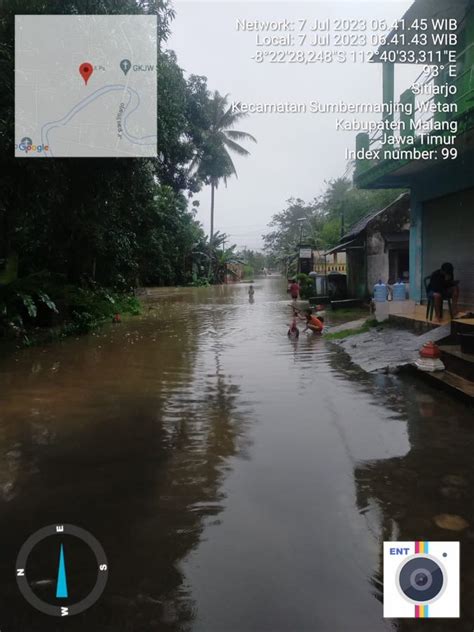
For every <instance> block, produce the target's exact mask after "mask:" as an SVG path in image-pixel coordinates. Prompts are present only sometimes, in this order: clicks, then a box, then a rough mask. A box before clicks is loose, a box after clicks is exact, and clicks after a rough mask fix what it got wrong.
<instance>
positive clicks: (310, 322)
mask: <svg viewBox="0 0 474 632" xmlns="http://www.w3.org/2000/svg"><path fill="white" fill-rule="evenodd" d="M300 318H301V317H300ZM302 320H306V327H305V329H304V331H307V330H308V329H309V330H310V331H312V332H313V334H322V333H323V329H324V318H323V317H322V316H320V317H319V318H318V317H317V316H314V314H313V310H312V309H307V310H306V311H305V315H304V317H303V318H302Z"/></svg>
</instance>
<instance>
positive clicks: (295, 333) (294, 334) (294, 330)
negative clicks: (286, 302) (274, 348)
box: [287, 314, 300, 339]
mask: <svg viewBox="0 0 474 632" xmlns="http://www.w3.org/2000/svg"><path fill="white" fill-rule="evenodd" d="M293 316H294V318H293V320H292V321H291V323H290V328H289V329H288V334H287V335H288V338H296V339H297V338H299V336H300V330H299V329H298V326H297V324H296V318H295V316H296V314H293Z"/></svg>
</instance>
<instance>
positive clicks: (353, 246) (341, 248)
mask: <svg viewBox="0 0 474 632" xmlns="http://www.w3.org/2000/svg"><path fill="white" fill-rule="evenodd" d="M363 247H364V246H363V245H362V244H361V243H360V240H359V239H351V241H346V242H344V243H343V244H338V245H337V246H335V247H334V248H331V250H326V252H324V253H323V257H326V256H327V255H332V254H334V253H336V252H346V251H347V250H357V249H358V248H363Z"/></svg>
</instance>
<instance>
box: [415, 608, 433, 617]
mask: <svg viewBox="0 0 474 632" xmlns="http://www.w3.org/2000/svg"><path fill="white" fill-rule="evenodd" d="M429 616H430V615H429V611H428V606H415V619H428V618H429Z"/></svg>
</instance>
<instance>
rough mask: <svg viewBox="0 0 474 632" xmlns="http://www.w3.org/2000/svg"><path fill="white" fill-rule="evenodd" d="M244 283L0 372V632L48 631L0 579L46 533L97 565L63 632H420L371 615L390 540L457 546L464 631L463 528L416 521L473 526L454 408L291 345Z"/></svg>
mask: <svg viewBox="0 0 474 632" xmlns="http://www.w3.org/2000/svg"><path fill="white" fill-rule="evenodd" d="M255 289H256V292H255V297H254V298H253V301H250V300H249V297H248V293H247V287H246V286H235V287H220V288H211V289H194V290H193V289H189V290H157V291H151V292H150V296H149V299H148V302H147V305H146V307H145V310H144V315H143V316H142V317H141V318H136V319H131V320H128V321H125V322H124V323H122V324H121V325H116V326H112V325H110V326H107V327H105V328H104V329H103V330H102V331H101V332H100V333H99V334H97V335H95V336H89V337H84V338H81V339H79V340H68V341H66V342H64V343H63V344H57V345H52V346H49V347H46V348H44V349H43V348H37V349H29V350H24V351H21V352H18V353H16V354H14V355H13V356H9V357H8V358H3V359H1V360H0V384H1V385H2V388H1V392H0V452H1V455H2V460H1V464H0V509H1V511H0V533H1V535H2V544H3V546H2V554H1V556H0V572H1V586H0V588H1V590H0V612H1V613H2V615H1V617H0V627H2V629H3V626H5V630H7V631H8V632H10V630H11V631H12V632H19V631H23V630H28V632H29V631H30V630H31V631H36V630H37V631H38V632H43V630H44V631H46V630H48V631H51V630H53V631H54V630H63V629H64V624H63V622H58V621H56V620H54V621H52V620H51V619H47V618H46V617H45V616H44V615H40V614H39V613H36V612H35V611H34V610H32V609H31V608H30V607H29V606H28V605H26V604H25V602H24V601H23V600H22V598H21V597H19V595H18V591H17V589H16V584H15V580H14V575H13V572H12V569H14V564H15V558H16V554H17V552H18V549H19V547H20V546H21V544H22V542H23V541H24V540H25V539H26V537H27V536H28V535H29V534H30V533H31V532H32V531H34V530H36V529H38V528H40V527H42V526H44V525H47V524H51V523H56V522H70V523H73V524H77V525H80V526H82V527H84V528H86V529H88V530H90V531H92V532H93V533H94V534H95V535H96V536H97V537H98V538H99V540H100V541H101V542H102V544H103V546H104V548H105V549H106V552H107V555H108V558H109V562H110V567H111V570H110V579H109V583H108V586H107V589H106V592H105V594H104V596H103V598H102V599H101V601H100V602H98V603H97V604H96V605H95V606H94V607H93V608H92V609H91V610H89V611H88V612H86V613H85V614H83V615H80V616H79V617H77V618H74V619H70V620H68V621H67V624H68V625H67V627H68V629H70V630H73V631H76V630H91V631H95V630H97V631H99V630H100V631H104V632H109V631H112V630H114V631H115V630H117V631H120V630H133V631H134V632H141V631H143V632H145V631H153V630H160V631H162V630H164V631H166V632H167V631H170V632H171V631H173V632H174V631H176V632H177V631H181V630H196V631H198V630H202V631H204V630H205V631H209V632H214V631H215V632H226V631H229V632H247V631H252V632H253V631H260V630H262V631H264V630H268V631H270V630H272V631H273V630H274V631H278V630H281V631H299V630H301V631H305V632H306V631H313V630H314V631H321V632H325V631H326V630H327V631H331V632H333V631H334V632H338V631H339V630H341V631H342V630H344V631H346V630H347V631H350V632H352V631H357V630H364V631H371V630H374V631H377V632H378V631H379V630H380V631H384V630H392V629H400V630H421V629H422V628H423V627H424V626H423V624H426V622H419V621H404V622H401V621H399V622H388V621H384V620H383V617H382V606H381V589H382V588H381V569H382V565H381V559H380V552H381V541H382V540H383V539H390V538H399V539H402V540H413V539H424V540H430V539H431V540H434V539H460V540H461V542H462V549H461V553H462V560H463V575H462V577H463V580H462V591H463V596H464V599H463V602H462V603H463V615H464V618H463V620H462V621H461V622H451V621H450V622H449V629H450V630H468V629H469V630H471V629H472V627H473V622H474V611H473V609H472V606H471V605H470V600H469V597H468V595H469V594H472V588H473V586H472V581H473V577H474V573H473V571H474V560H472V553H471V552H470V550H471V549H472V544H471V543H472V538H473V534H474V532H473V531H472V530H471V528H468V529H466V530H464V531H462V532H461V533H459V532H456V533H454V532H451V531H447V530H443V529H440V528H439V527H437V526H436V525H435V524H434V522H433V516H435V515H437V514H441V513H448V514H456V515H461V516H462V517H464V518H465V519H466V520H467V521H468V522H469V523H470V524H474V516H473V515H472V507H473V504H472V491H471V490H472V465H471V459H470V455H471V454H472V448H473V445H472V443H473V442H472V438H471V435H472V433H471V430H472V428H471V425H470V421H471V420H470V413H469V411H468V409H467V408H466V407H465V406H464V405H462V404H458V403H456V402H454V401H453V400H452V399H450V398H449V397H447V396H446V395H444V394H441V393H436V392H434V391H433V390H431V389H430V388H428V387H427V386H425V385H423V384H418V383H416V385H415V384H414V383H413V381H412V379H410V378H405V377H395V376H386V375H375V376H371V375H367V374H364V373H362V372H361V371H359V370H358V369H357V368H356V367H354V366H353V365H350V364H349V363H348V360H347V357H346V356H345V354H344V353H342V352H341V351H340V350H338V349H335V348H334V347H333V346H332V345H330V344H328V343H327V342H325V341H324V340H323V339H321V338H317V337H315V336H311V337H308V336H306V335H301V336H300V339H299V340H298V341H291V340H288V338H287V336H286V331H287V323H288V322H289V318H290V316H289V314H290V310H289V307H288V300H287V297H286V294H285V284H284V282H283V281H282V280H280V279H267V280H265V281H261V282H257V283H256V285H255ZM329 320H330V319H329ZM450 476H451V478H450ZM452 476H455V478H454V479H453V478H452ZM456 476H457V477H458V478H456ZM453 481H454V482H455V483H456V482H457V484H453ZM459 481H462V484H459ZM430 624H431V625H430V628H431V629H433V630H446V629H448V628H446V627H443V625H444V626H445V625H446V622H445V621H444V622H442V624H443V625H438V626H437V622H434V621H432V622H430ZM433 624H434V625H433Z"/></svg>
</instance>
